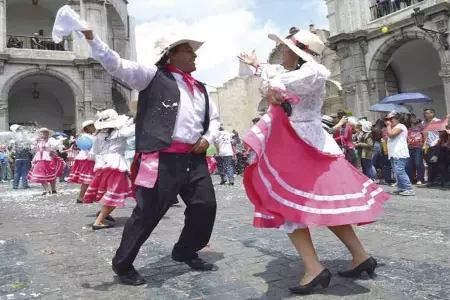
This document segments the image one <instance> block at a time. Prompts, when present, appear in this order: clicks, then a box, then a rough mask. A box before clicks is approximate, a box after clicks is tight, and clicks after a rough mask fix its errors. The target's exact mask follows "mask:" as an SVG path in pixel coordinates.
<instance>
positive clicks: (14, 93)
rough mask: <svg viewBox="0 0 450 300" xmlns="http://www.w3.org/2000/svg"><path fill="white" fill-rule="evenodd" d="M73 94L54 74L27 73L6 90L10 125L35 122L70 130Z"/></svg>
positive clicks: (71, 127) (73, 124)
mask: <svg viewBox="0 0 450 300" xmlns="http://www.w3.org/2000/svg"><path fill="white" fill-rule="evenodd" d="M75 113H76V111H75V95H74V92H73V90H72V88H71V87H70V86H69V85H68V84H67V83H65V82H64V81H62V80H61V79H59V78H58V77H56V76H52V75H48V74H36V75H29V76H26V77H24V78H21V79H19V80H17V81H16V82H15V83H14V84H13V85H12V86H11V88H10V89H9V93H8V116H9V124H10V125H11V124H36V125H37V126H42V127H48V128H50V129H52V130H58V131H70V130H72V129H73V128H74V127H75V126H76V125H75V124H76V116H75Z"/></svg>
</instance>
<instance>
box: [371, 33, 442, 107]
mask: <svg viewBox="0 0 450 300" xmlns="http://www.w3.org/2000/svg"><path fill="white" fill-rule="evenodd" d="M414 40H423V41H426V42H428V43H429V44H430V45H431V46H432V47H433V48H434V49H435V50H436V52H437V54H438V56H439V58H440V61H441V65H443V64H445V63H448V62H449V61H450V59H449V56H448V55H447V52H446V50H445V49H444V48H443V47H442V45H441V44H440V43H439V42H438V41H437V40H436V39H434V38H433V37H431V36H430V35H428V34H426V33H424V32H422V31H418V30H404V31H401V32H399V33H397V34H394V35H393V36H391V37H390V38H388V39H387V40H386V41H385V42H384V43H383V44H382V45H381V46H380V47H379V49H378V50H377V51H376V52H375V54H374V55H373V57H372V59H371V62H370V66H369V70H368V78H369V80H370V81H371V84H370V89H371V96H370V105H374V104H376V103H378V102H379V101H380V100H381V99H383V98H384V97H385V96H386V86H385V70H386V68H387V67H388V63H389V59H390V58H391V57H392V55H393V54H394V52H395V51H396V50H397V49H399V48H400V47H402V46H403V45H405V44H407V43H408V42H411V41H414Z"/></svg>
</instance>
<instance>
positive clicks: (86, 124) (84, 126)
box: [81, 120, 94, 129]
mask: <svg viewBox="0 0 450 300" xmlns="http://www.w3.org/2000/svg"><path fill="white" fill-rule="evenodd" d="M90 125H94V121H92V120H87V121H84V122H83V123H82V124H81V128H83V129H84V128H86V127H88V126H90Z"/></svg>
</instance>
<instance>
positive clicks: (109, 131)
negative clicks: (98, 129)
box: [105, 128, 116, 141]
mask: <svg viewBox="0 0 450 300" xmlns="http://www.w3.org/2000/svg"><path fill="white" fill-rule="evenodd" d="M114 130H116V128H108V131H107V132H106V137H105V141H107V140H108V139H109V137H110V136H111V133H113V131H114Z"/></svg>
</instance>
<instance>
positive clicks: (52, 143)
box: [27, 128, 65, 196]
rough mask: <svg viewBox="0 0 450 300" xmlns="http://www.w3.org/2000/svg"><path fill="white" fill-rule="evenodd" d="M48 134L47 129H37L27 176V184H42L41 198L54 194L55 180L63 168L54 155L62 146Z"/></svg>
mask: <svg viewBox="0 0 450 300" xmlns="http://www.w3.org/2000/svg"><path fill="white" fill-rule="evenodd" d="M50 133H51V132H50V130H49V129H47V128H41V129H39V134H40V137H39V139H38V140H37V142H36V146H35V150H36V154H35V155H34V158H33V162H32V163H33V166H32V167H31V170H30V172H29V173H28V176H27V180H28V181H29V182H31V183H40V184H42V188H43V190H44V192H43V193H42V195H43V196H45V195H51V194H56V178H59V177H60V176H61V175H62V172H63V171H64V167H65V163H64V161H63V160H62V159H61V158H60V157H59V156H58V155H57V153H56V151H57V150H58V149H60V147H61V146H62V145H61V141H60V140H56V139H54V138H52V137H50V135H51V134H50Z"/></svg>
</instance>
